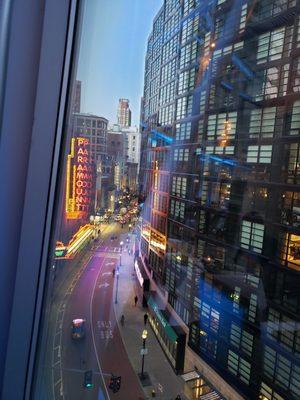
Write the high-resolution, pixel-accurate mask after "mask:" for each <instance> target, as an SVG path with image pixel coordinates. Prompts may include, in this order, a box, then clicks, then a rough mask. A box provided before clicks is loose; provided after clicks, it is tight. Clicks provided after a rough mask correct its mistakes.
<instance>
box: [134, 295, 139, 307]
mask: <svg viewBox="0 0 300 400" xmlns="http://www.w3.org/2000/svg"><path fill="white" fill-rule="evenodd" d="M137 302H138V297H137V295H135V298H134V305H135V307H136V305H137Z"/></svg>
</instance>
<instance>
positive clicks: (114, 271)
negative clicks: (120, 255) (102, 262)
mask: <svg viewBox="0 0 300 400" xmlns="http://www.w3.org/2000/svg"><path fill="white" fill-rule="evenodd" d="M115 273H116V270H115V269H113V270H112V276H113V278H114V277H115Z"/></svg>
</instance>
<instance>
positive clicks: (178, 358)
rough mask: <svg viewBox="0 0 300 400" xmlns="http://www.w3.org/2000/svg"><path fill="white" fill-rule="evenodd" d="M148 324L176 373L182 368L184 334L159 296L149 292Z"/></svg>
mask: <svg viewBox="0 0 300 400" xmlns="http://www.w3.org/2000/svg"><path fill="white" fill-rule="evenodd" d="M148 312H149V322H150V325H151V327H152V329H153V331H154V333H155V335H156V337H157V339H158V341H159V343H160V345H161V347H162V349H163V350H164V352H165V354H166V356H167V358H168V360H169V362H170V364H171V365H172V367H173V368H174V370H175V372H176V373H177V374H179V373H182V372H183V369H184V355H185V342H186V334H185V332H184V330H183V329H182V328H181V327H180V326H179V325H178V324H177V322H176V320H175V319H174V318H172V316H171V314H170V313H169V312H168V310H166V308H165V305H163V304H162V301H161V300H160V298H159V297H158V296H157V295H156V294H155V293H154V292H151V293H150V295H149V297H148Z"/></svg>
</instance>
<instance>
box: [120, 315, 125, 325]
mask: <svg viewBox="0 0 300 400" xmlns="http://www.w3.org/2000/svg"><path fill="white" fill-rule="evenodd" d="M124 323H125V317H124V314H122V316H121V325H122V326H124Z"/></svg>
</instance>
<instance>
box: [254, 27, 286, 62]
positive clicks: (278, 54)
mask: <svg viewBox="0 0 300 400" xmlns="http://www.w3.org/2000/svg"><path fill="white" fill-rule="evenodd" d="M284 37H285V28H284V27H283V28H279V29H276V30H275V31H272V32H267V33H264V34H262V35H260V36H259V37H258V49H257V63H258V64H261V63H264V62H267V61H274V60H280V59H281V58H282V52H283V45H284ZM286 56H288V54H286Z"/></svg>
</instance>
